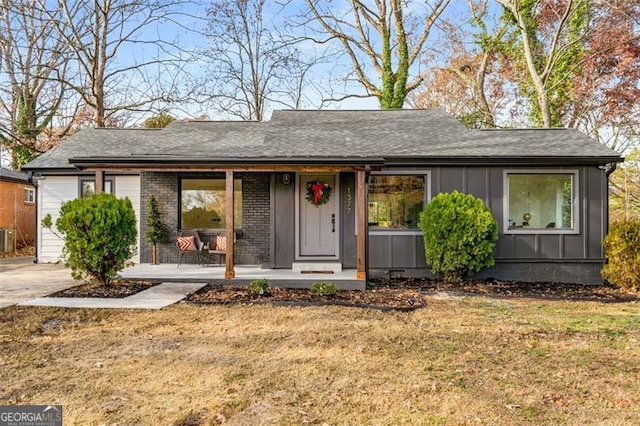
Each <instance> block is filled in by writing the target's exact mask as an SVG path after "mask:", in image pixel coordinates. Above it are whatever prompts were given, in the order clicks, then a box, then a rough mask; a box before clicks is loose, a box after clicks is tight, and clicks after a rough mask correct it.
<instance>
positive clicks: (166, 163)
mask: <svg viewBox="0 0 640 426" xmlns="http://www.w3.org/2000/svg"><path fill="white" fill-rule="evenodd" d="M69 163H70V164H72V165H73V166H74V167H76V168H78V169H80V170H82V169H85V168H94V169H95V168H99V167H104V168H118V167H127V168H145V167H149V166H155V167H167V168H170V167H184V166H205V167H206V166H211V167H214V166H215V167H224V166H270V165H274V166H293V165H314V166H318V165H322V166H325V165H326V166H333V165H345V166H351V165H353V166H365V165H383V164H384V159H383V158H381V157H210V158H203V157H170V156H144V157H139V156H136V157H133V156H131V157H77V158H70V159H69Z"/></svg>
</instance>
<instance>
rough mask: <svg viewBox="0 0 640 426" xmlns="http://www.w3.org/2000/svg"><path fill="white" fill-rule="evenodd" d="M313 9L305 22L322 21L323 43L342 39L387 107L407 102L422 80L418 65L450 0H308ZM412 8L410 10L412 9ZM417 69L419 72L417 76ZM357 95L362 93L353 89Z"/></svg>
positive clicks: (367, 85) (359, 76)
mask: <svg viewBox="0 0 640 426" xmlns="http://www.w3.org/2000/svg"><path fill="white" fill-rule="evenodd" d="M306 3H307V6H308V9H309V15H308V16H307V18H306V19H305V20H304V21H303V22H301V23H300V24H301V25H302V26H306V25H309V24H310V23H312V22H314V21H315V22H316V23H318V24H319V27H320V28H318V29H317V34H322V35H323V36H321V37H320V38H315V39H316V41H317V42H319V43H327V42H330V41H332V40H336V41H337V42H339V43H340V44H341V47H342V50H343V52H344V53H345V54H346V55H347V56H348V58H349V59H350V62H351V65H352V67H353V73H354V75H355V78H356V80H357V81H358V82H359V83H360V84H361V85H362V86H363V87H364V89H365V91H366V94H365V95H364V96H367V97H372V96H374V97H377V98H378V101H379V102H380V107H381V108H401V107H402V106H403V104H404V101H405V98H406V97H407V94H409V93H410V92H411V91H413V90H414V89H416V88H417V87H418V86H419V85H420V83H421V82H422V79H423V75H422V74H420V73H415V72H412V66H413V65H414V64H415V63H419V61H420V60H421V59H422V58H423V55H424V54H425V51H426V48H427V39H428V38H429V35H430V33H431V30H432V28H433V26H434V25H435V24H436V22H437V21H438V19H439V18H440V15H441V14H442V12H443V11H444V10H445V8H446V7H447V5H448V4H449V0H427V1H426V2H424V5H423V6H420V5H419V4H418V2H411V1H410V0H375V1H374V2H373V4H370V2H366V1H364V0H348V1H347V2H346V3H347V5H348V9H347V10H346V11H344V12H342V11H341V10H342V9H341V8H335V5H334V4H332V3H331V2H330V1H322V0H306ZM409 11H410V12H409ZM412 75H413V76H412ZM349 96H357V95H347V96H346V97H349Z"/></svg>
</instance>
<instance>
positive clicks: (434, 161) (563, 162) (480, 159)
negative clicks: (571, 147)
mask: <svg viewBox="0 0 640 426" xmlns="http://www.w3.org/2000/svg"><path fill="white" fill-rule="evenodd" d="M622 161H624V158H623V157H620V156H535V157H533V156H531V157H523V156H518V157H515V156H512V157H496V156H473V157H471V156H467V157H451V156H446V157H445V156H429V157H385V165H387V166H390V165H393V166H401V165H402V166H541V165H546V166H573V165H602V164H609V163H620V162H622Z"/></svg>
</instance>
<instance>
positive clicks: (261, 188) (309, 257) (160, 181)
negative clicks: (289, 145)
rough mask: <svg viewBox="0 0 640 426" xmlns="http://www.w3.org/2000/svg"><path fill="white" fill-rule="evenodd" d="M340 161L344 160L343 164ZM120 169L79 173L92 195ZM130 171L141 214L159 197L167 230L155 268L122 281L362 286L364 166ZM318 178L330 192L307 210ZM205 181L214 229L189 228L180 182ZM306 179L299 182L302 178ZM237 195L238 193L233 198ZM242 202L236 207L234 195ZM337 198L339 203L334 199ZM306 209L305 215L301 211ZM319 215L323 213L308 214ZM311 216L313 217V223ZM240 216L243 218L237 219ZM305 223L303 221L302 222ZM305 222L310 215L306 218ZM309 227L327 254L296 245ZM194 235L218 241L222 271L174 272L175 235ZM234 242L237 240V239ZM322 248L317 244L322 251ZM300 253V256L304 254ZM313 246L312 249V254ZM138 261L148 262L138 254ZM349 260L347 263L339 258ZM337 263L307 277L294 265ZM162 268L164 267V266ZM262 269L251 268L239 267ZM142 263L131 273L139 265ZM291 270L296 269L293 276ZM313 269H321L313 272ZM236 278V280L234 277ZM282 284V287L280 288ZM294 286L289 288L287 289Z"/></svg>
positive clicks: (366, 168) (91, 167)
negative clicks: (215, 197)
mask: <svg viewBox="0 0 640 426" xmlns="http://www.w3.org/2000/svg"><path fill="white" fill-rule="evenodd" d="M343 161H344V159H343ZM121 167H122V166H121V165H106V164H100V165H85V166H84V169H85V170H90V171H93V172H95V174H96V190H97V191H98V192H99V191H100V190H102V189H103V182H104V180H105V179H104V175H105V172H106V171H107V170H114V171H115V170H119V169H120V168H121ZM131 168H135V170H137V171H139V172H140V173H141V198H142V200H141V218H144V217H146V214H147V211H146V205H145V204H146V199H147V198H148V197H149V196H150V195H154V196H156V197H157V198H158V200H159V203H160V207H161V210H163V212H164V215H165V217H164V223H165V224H166V225H167V228H168V230H169V231H170V236H169V241H168V242H167V243H165V244H164V245H163V246H162V247H161V248H160V247H159V248H160V250H159V251H160V252H161V253H162V255H161V256H159V259H160V260H161V263H163V264H164V265H163V266H162V269H161V271H162V272H159V271H157V270H156V269H158V267H157V266H156V267H154V268H156V269H153V270H149V271H145V273H144V274H143V275H145V274H148V273H151V272H153V274H151V275H148V276H141V275H138V274H137V272H136V275H135V276H131V277H130V276H126V275H125V278H137V279H140V278H149V279H156V275H155V274H156V272H159V273H160V275H159V276H158V277H159V278H161V279H164V278H166V277H171V276H172V275H174V274H175V275H176V276H175V278H176V279H180V277H182V278H186V279H228V280H234V279H239V280H245V281H246V280H249V281H250V280H252V279H256V278H267V279H270V277H273V279H275V280H286V281H292V282H293V281H295V282H297V283H299V284H297V286H308V285H310V284H311V283H313V282H317V281H319V280H327V281H329V280H330V281H332V282H335V283H336V285H338V284H339V283H338V282H336V281H347V283H346V284H345V285H343V286H341V285H338V286H339V287H341V288H354V287H353V285H352V284H353V283H348V281H352V280H354V281H355V280H359V281H361V284H360V285H359V286H357V287H358V288H362V289H364V287H365V281H366V278H367V277H366V271H367V267H366V252H367V247H366V244H367V243H366V235H367V220H366V211H367V208H366V206H367V203H366V196H367V190H366V185H367V182H366V181H367V175H368V172H369V171H370V166H369V165H366V164H365V165H363V164H349V165H346V164H332V165H325V164H321V165H299V164H288V165H278V164H269V165H262V164H260V165H255V164H243V165H242V166H239V165H234V166H231V167H230V166H229V165H226V166H218V165H209V164H208V165H198V166H194V165H189V166H183V165H176V164H172V165H164V167H157V166H155V165H153V166H151V165H147V164H142V165H136V166H135V167H131ZM318 176H320V177H322V178H324V179H331V181H330V182H331V186H332V187H333V189H334V193H333V196H332V198H331V202H330V203H327V204H323V205H312V204H310V202H307V201H306V200H305V191H306V189H305V188H306V187H307V181H308V180H310V179H316V180H317V177H318ZM206 179H215V180H217V181H218V182H219V183H218V185H220V186H221V189H222V190H220V189H218V190H217V191H218V193H220V194H221V199H222V200H224V203H222V206H221V208H220V207H219V210H220V212H219V215H217V216H216V220H217V221H218V222H217V223H218V224H220V225H222V226H217V227H216V229H207V228H206V224H205V225H204V226H203V225H201V224H195V225H194V224H188V223H186V222H185V220H184V219H181V217H183V218H184V217H186V214H185V213H184V212H185V207H184V205H183V204H181V200H184V199H186V196H187V194H186V192H185V190H184V188H187V183H189V184H191V183H201V182H202V181H204V180H206ZM303 179H305V180H303ZM238 190H240V191H239V193H238ZM236 197H238V198H239V199H240V200H241V203H240V205H241V207H240V208H239V209H238V206H237V203H236V202H235V198H236ZM340 198H342V200H340ZM305 209H306V210H305ZM322 212H325V214H324V216H322V215H321V214H318V215H315V213H322ZM316 216H317V217H320V219H318V220H316ZM239 217H242V218H243V219H244V220H242V221H238V218H239ZM305 218H306V221H305V220H303V219H305ZM309 218H312V219H313V221H312V220H311V219H309ZM302 223H306V224H307V228H304V230H307V229H308V228H313V227H314V226H317V229H314V231H317V234H318V235H320V237H319V238H317V239H316V240H314V241H313V242H314V243H318V245H322V244H323V243H324V241H323V238H324V237H323V236H327V235H328V236H331V239H330V241H332V243H331V244H329V245H328V246H329V249H330V250H331V252H326V253H325V252H322V251H320V252H317V251H309V249H308V246H305V247H303V246H302V241H303V240H304V241H305V242H307V241H308V240H311V238H308V239H306V240H305V239H304V238H303V235H305V234H304V232H303V225H301V224H302ZM140 226H141V227H140V234H141V236H143V235H145V233H146V224H145V222H144V220H141V223H140ZM185 229H187V230H188V229H193V230H195V231H197V232H198V233H199V234H200V236H201V237H203V236H204V238H201V240H202V241H203V242H204V243H205V244H206V246H209V247H210V246H211V245H210V244H211V241H212V240H213V238H215V237H216V236H217V235H218V236H223V237H224V238H225V239H226V246H225V247H224V248H223V250H222V251H221V254H222V256H221V257H220V260H221V261H223V262H224V267H218V268H215V267H208V268H204V269H203V268H200V269H201V270H198V269H197V267H191V268H190V272H189V271H187V270H185V269H184V268H183V267H181V268H179V269H178V268H177V267H176V266H177V265H176V262H177V261H178V259H177V257H176V255H177V250H176V247H175V241H176V237H177V236H179V235H180V234H181V233H182V232H183V230H185ZM327 240H329V238H327ZM236 241H237V242H236ZM326 246H327V245H325V246H321V247H319V248H320V249H322V250H324V249H325V248H327V247H326ZM305 248H306V249H307V251H306V252H305V251H304V250H305ZM317 248H318V247H313V249H314V250H315V249H317ZM149 250H150V247H149V246H148V244H147V242H146V241H145V240H144V238H141V253H142V254H143V255H144V254H145V253H146V252H147V251H149ZM141 259H142V262H149V259H146V258H145V257H144V256H141ZM345 259H348V260H345ZM327 262H328V263H337V264H341V268H340V269H342V268H345V269H346V271H345V272H340V271H335V273H334V274H331V275H329V274H314V273H302V274H301V272H300V269H301V268H300V265H311V266H309V267H307V268H305V269H307V270H306V271H304V272H311V271H316V270H317V269H314V265H315V264H317V263H319V264H324V263H327ZM167 264H168V265H171V266H169V269H167V270H166V273H168V274H169V275H165V269H164V268H166V265H167ZM258 264H259V265H261V266H262V268H264V269H261V268H260V267H257V268H255V267H252V266H246V265H258ZM144 267H145V264H144V263H143V264H141V265H140V267H139V268H138V269H137V271H139V270H141V269H140V268H144ZM296 268H298V270H297V271H296ZM320 269H324V267H323V268H320ZM238 274H239V275H238ZM287 286H289V285H287ZM292 286H293V285H292Z"/></svg>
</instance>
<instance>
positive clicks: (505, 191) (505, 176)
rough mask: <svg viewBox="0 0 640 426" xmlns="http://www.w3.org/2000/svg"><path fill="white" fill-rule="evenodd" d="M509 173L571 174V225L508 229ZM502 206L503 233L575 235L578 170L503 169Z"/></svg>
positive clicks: (578, 208) (578, 182)
mask: <svg viewBox="0 0 640 426" xmlns="http://www.w3.org/2000/svg"><path fill="white" fill-rule="evenodd" d="M509 175H571V176H572V191H573V197H572V203H571V218H572V222H573V227H572V228H571V229H562V228H517V229H509ZM502 176H503V177H502V188H503V197H502V200H503V206H502V222H503V223H502V233H503V234H505V235H514V234H515V235H517V234H526V235H532V234H534V235H535V234H546V235H559V234H565V235H576V234H579V233H580V171H579V170H578V169H505V170H503V175H502Z"/></svg>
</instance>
